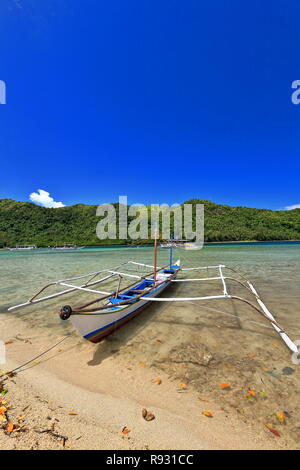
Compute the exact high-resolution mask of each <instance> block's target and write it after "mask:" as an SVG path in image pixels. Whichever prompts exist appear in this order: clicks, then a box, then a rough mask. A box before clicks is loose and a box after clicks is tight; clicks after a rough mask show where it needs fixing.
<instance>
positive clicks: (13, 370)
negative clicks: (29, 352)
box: [0, 336, 70, 378]
mask: <svg viewBox="0 0 300 470" xmlns="http://www.w3.org/2000/svg"><path fill="white" fill-rule="evenodd" d="M67 338H70V336H64V337H63V338H62V339H61V340H60V341H58V342H57V343H55V344H54V345H53V346H51V347H50V348H48V349H46V350H45V351H43V352H42V353H40V354H38V355H37V356H35V357H33V358H32V359H30V360H29V361H27V362H24V363H23V364H21V365H20V366H18V367H15V368H14V369H12V370H10V371H8V372H4V373H3V374H1V375H0V378H1V377H5V376H10V375H11V374H14V373H15V372H16V371H17V370H19V369H22V367H25V366H27V365H28V364H30V363H31V362H33V361H35V360H36V359H39V358H40V357H41V356H43V355H44V354H46V353H47V352H49V351H51V350H52V349H54V348H56V346H58V345H59V344H61V343H62V342H63V341H65V340H66V339H67ZM19 372H22V371H19Z"/></svg>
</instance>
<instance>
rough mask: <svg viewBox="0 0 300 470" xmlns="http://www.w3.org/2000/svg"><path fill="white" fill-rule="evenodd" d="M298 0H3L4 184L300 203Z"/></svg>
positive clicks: (151, 198) (0, 148)
mask: <svg viewBox="0 0 300 470" xmlns="http://www.w3.org/2000/svg"><path fill="white" fill-rule="evenodd" d="M299 15H300V3H299V1H298V0H290V1H289V2H286V1H284V0H265V1H264V2H262V1H261V0H260V1H257V0H252V1H251V2H241V1H240V0H231V1H226V0H223V1H222V0H215V1H214V2H208V1H205V2H204V1H201V0H193V1H192V0H187V1H185V2H183V1H176V0H172V1H170V0H168V1H166V0H159V1H156V0H151V1H146V0H127V1H124V0H112V1H102V0H80V1H79V0H47V1H42V2H37V1H35V0H26V1H25V0H14V1H13V0H1V6H0V44H1V63H0V79H1V80H4V81H5V83H6V87H7V104H6V105H0V124H1V127H0V158H1V160H0V164H1V166H0V171H1V179H0V197H1V198H3V197H4V198H13V199H17V200H23V201H26V200H29V194H31V193H32V192H36V191H37V190H38V189H43V190H44V191H47V192H49V193H50V195H51V196H52V197H53V198H54V199H55V201H62V203H63V204H66V205H70V204H74V203H87V204H97V203H103V202H111V201H116V200H117V199H118V196H119V195H123V194H124V195H127V196H128V198H129V203H136V202H140V203H164V202H165V203H175V202H183V201H185V200H187V199H190V198H197V197H198V198H202V199H209V200H213V201H215V202H218V203H224V204H231V205H246V206H252V207H265V208H271V209H278V208H283V207H286V206H290V205H294V204H300V194H299V170H300V151H299V144H300V139H299V137H300V105H298V106H296V105H293V104H292V102H291V94H292V91H293V90H292V89H291V84H292V82H293V81H294V80H297V79H300V52H299V44H300V27H299V17H300V16H299Z"/></svg>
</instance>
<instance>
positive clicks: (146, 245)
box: [0, 240, 300, 251]
mask: <svg viewBox="0 0 300 470" xmlns="http://www.w3.org/2000/svg"><path fill="white" fill-rule="evenodd" d="M268 243H274V244H280V243H284V244H286V243H291V244H298V243H299V244H300V240H226V241H218V242H204V246H210V245H243V244H253V245H255V244H268ZM78 246H79V248H137V247H140V248H146V247H151V246H153V243H147V244H143V245H142V244H141V245H138V244H137V245H131V244H128V245H119V244H111V245H110V244H102V245H84V246H83V247H81V245H78ZM38 248H42V249H47V248H48V247H47V246H39V247H38ZM7 250H8V247H7V248H0V251H7ZM62 251H63V250H62ZM66 251H68V250H66ZM70 251H76V249H74V250H70Z"/></svg>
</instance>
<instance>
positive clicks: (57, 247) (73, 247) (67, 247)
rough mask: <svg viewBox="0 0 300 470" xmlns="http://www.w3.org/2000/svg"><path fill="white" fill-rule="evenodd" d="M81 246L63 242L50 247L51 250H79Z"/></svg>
mask: <svg viewBox="0 0 300 470" xmlns="http://www.w3.org/2000/svg"><path fill="white" fill-rule="evenodd" d="M81 248H84V247H83V246H77V245H73V244H72V243H65V244H64V245H55V246H53V247H51V249H52V250H80V249H81Z"/></svg>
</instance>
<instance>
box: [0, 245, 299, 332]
mask: <svg viewBox="0 0 300 470" xmlns="http://www.w3.org/2000/svg"><path fill="white" fill-rule="evenodd" d="M175 258H176V259H177V258H180V259H181V264H182V266H183V267H191V266H199V265H201V266H206V265H211V264H219V263H223V264H226V265H228V266H232V267H235V268H237V269H238V270H240V271H241V272H242V273H244V274H245V275H246V277H247V278H249V279H250V280H252V281H253V282H254V284H255V286H256V288H257V290H258V291H259V292H260V294H261V295H262V297H263V299H264V300H265V301H266V303H267V304H268V306H269V307H270V309H271V310H273V311H274V313H275V314H276V315H277V318H278V320H280V321H281V322H282V323H283V324H284V325H285V326H286V327H287V328H288V327H289V328H292V329H293V331H295V332H297V331H299V334H298V336H299V339H300V316H299V300H300V291H299V285H300V242H284V243H279V242H275V243H238V244H234V243H230V244H213V245H208V246H205V247H204V248H203V249H202V250H199V251H183V250H174V260H175ZM128 259H131V260H134V261H138V262H142V263H147V264H153V250H152V248H151V247H147V248H143V247H139V248H126V247H123V248H84V249H80V250H74V251H73V250H72V251H64V252H59V251H53V250H48V249H38V250H34V251H30V252H10V251H0V266H1V287H0V298H1V301H0V312H1V313H5V312H6V310H7V307H8V306H10V305H15V304H18V303H21V302H24V301H26V300H27V299H28V298H29V297H31V296H32V295H33V294H34V293H35V292H36V291H37V290H39V289H40V288H41V287H42V286H43V285H44V284H47V283H49V282H51V281H56V280H58V279H64V278H68V277H72V276H76V275H81V274H85V273H88V272H94V271H97V270H100V269H105V268H108V267H113V266H116V265H118V264H120V263H123V262H124V261H126V260H128ZM168 260H169V250H163V249H159V250H158V264H159V265H161V266H164V265H167V264H168ZM213 274H215V273H213V272H212V271H211V272H209V275H213ZM189 275H190V277H195V276H196V277H197V276H199V273H196V272H192V271H191V272H190V273H189ZM206 275H207V274H206ZM115 282H116V281H114V283H115ZM106 287H111V288H112V289H113V288H114V287H115V286H114V284H113V283H111V284H110V285H109V286H106ZM219 287H220V286H219V284H218V283H210V284H207V283H205V284H202V283H201V285H200V284H199V283H198V284H195V283H185V284H184V285H183V283H181V284H177V285H176V288H174V287H173V288H172V295H174V296H176V295H179V296H196V295H198V296H199V295H206V293H207V294H208V295H210V294H214V293H216V294H218V293H220V289H219ZM231 289H233V290H231V292H233V293H238V294H242V293H243V291H242V290H240V289H238V291H237V290H236V289H237V288H236V286H232V288H231ZM47 292H48V291H47ZM52 292H53V291H51V290H49V294H51V293H52ZM69 298H70V296H69ZM72 300H73V299H72ZM77 300H78V294H77ZM74 301H75V302H76V298H75V299H74ZM61 303H64V300H63V301H62V300H61V298H58V299H56V300H52V301H51V302H49V304H47V303H44V304H39V305H37V306H34V307H29V308H27V309H26V310H21V311H19V312H20V313H14V314H17V315H20V316H22V317H24V319H26V318H30V317H31V316H32V315H33V314H34V315H35V316H36V315H38V318H39V321H45V326H47V325H48V323H49V320H47V319H49V312H50V311H52V312H53V309H55V311H56V310H57V308H58V307H59V306H60V305H61ZM224 305H226V302H225V303H224V302H223V303H222V302H220V301H214V302H213V303H211V304H209V306H210V308H213V307H216V308H217V309H219V308H220V306H221V307H222V308H224ZM156 307H158V306H156ZM160 307H163V305H162V304H160ZM164 307H165V305H164ZM167 307H168V310H170V311H172V309H174V310H176V308H177V307H178V304H176V305H175V304H168V306H167ZM243 307H244V306H243V305H239V306H238V310H239V309H240V310H241V311H244V310H245V309H244V308H243ZM189 308H191V307H189ZM158 310H159V309H158ZM50 323H51V325H53V322H52V321H51V322H50ZM60 325H61V323H60V321H59V320H58V321H57V323H56V325H53V327H57V328H58V329H59V327H60ZM64 327H65V326H64Z"/></svg>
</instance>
